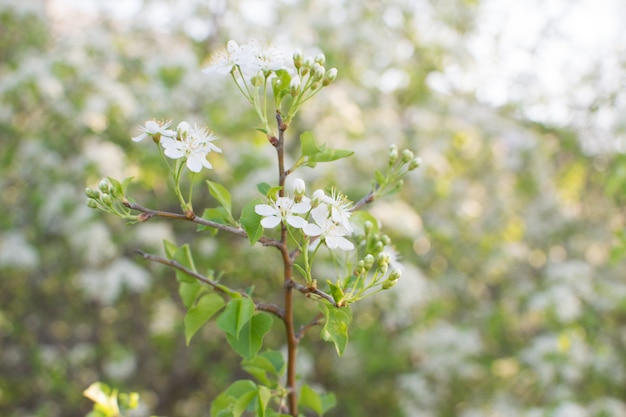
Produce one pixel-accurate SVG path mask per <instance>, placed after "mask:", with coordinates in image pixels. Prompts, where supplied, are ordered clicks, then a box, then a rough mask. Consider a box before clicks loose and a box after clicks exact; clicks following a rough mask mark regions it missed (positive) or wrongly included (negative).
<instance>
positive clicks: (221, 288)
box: [135, 249, 285, 320]
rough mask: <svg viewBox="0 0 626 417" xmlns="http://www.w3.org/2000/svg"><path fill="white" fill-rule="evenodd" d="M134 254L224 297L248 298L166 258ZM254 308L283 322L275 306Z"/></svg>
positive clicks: (138, 251)
mask: <svg viewBox="0 0 626 417" xmlns="http://www.w3.org/2000/svg"><path fill="white" fill-rule="evenodd" d="M135 252H136V253H137V254H139V255H140V256H141V257H142V258H144V259H145V260H148V261H150V262H155V263H159V264H162V265H167V266H169V267H171V268H174V269H177V270H179V271H182V272H184V273H185V274H187V275H189V276H190V277H193V278H195V279H197V280H198V281H200V282H202V283H204V284H206V285H208V286H210V287H211V288H213V290H215V291H216V292H219V293H222V294H226V295H231V294H232V293H239V294H241V295H242V296H244V297H248V295H247V294H246V293H244V292H243V291H235V290H231V289H227V288H226V287H224V285H222V284H220V283H218V282H217V281H214V280H212V279H210V278H208V277H206V276H204V275H202V274H199V273H197V272H196V271H194V270H192V269H189V268H187V267H186V266H185V265H183V264H181V263H180V262H178V261H175V260H173V259H167V258H163V257H160V256H156V255H152V254H149V253H146V252H143V251H141V250H139V249H137V250H135ZM254 305H255V308H256V309H257V310H259V311H265V312H267V313H271V314H274V315H275V316H277V317H278V318H280V319H281V320H284V317H285V313H284V311H283V310H282V309H281V308H280V307H278V306H277V305H275V304H266V303H259V302H255V303H254Z"/></svg>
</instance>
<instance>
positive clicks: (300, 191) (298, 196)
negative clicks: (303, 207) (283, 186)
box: [293, 178, 306, 203]
mask: <svg viewBox="0 0 626 417" xmlns="http://www.w3.org/2000/svg"><path fill="white" fill-rule="evenodd" d="M305 191H306V185H305V184H304V181H303V180H302V178H296V179H295V180H293V195H294V198H293V199H294V201H295V202H296V203H299V202H300V201H302V197H304V192H305Z"/></svg>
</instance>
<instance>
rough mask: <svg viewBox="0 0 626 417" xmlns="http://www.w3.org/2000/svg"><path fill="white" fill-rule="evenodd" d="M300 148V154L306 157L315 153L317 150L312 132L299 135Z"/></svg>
mask: <svg viewBox="0 0 626 417" xmlns="http://www.w3.org/2000/svg"><path fill="white" fill-rule="evenodd" d="M300 148H301V150H302V156H308V157H311V156H313V155H315V154H316V153H317V152H318V151H319V148H318V147H317V144H316V143H315V139H314V138H313V133H312V132H304V133H303V134H301V135H300Z"/></svg>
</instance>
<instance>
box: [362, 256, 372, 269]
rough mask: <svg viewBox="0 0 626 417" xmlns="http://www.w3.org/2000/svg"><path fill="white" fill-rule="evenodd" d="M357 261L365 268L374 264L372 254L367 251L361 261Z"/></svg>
mask: <svg viewBox="0 0 626 417" xmlns="http://www.w3.org/2000/svg"><path fill="white" fill-rule="evenodd" d="M359 262H363V267H364V268H365V269H370V268H371V267H372V266H373V265H374V256H372V254H370V253H368V254H367V255H365V258H363V261H359Z"/></svg>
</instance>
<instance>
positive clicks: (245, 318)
mask: <svg viewBox="0 0 626 417" xmlns="http://www.w3.org/2000/svg"><path fill="white" fill-rule="evenodd" d="M253 315H254V302H253V301H252V300H251V299H249V298H243V297H242V298H234V299H232V300H230V301H229V302H228V304H227V305H226V309H225V310H224V311H223V312H222V314H220V316H219V317H218V318H217V325H218V326H219V328H220V329H222V330H223V331H224V332H225V333H226V334H227V335H230V336H232V337H234V338H235V339H237V338H239V332H240V331H241V329H242V328H243V327H244V326H245V324H246V323H248V322H249V321H250V319H251V318H252V316H253Z"/></svg>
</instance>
